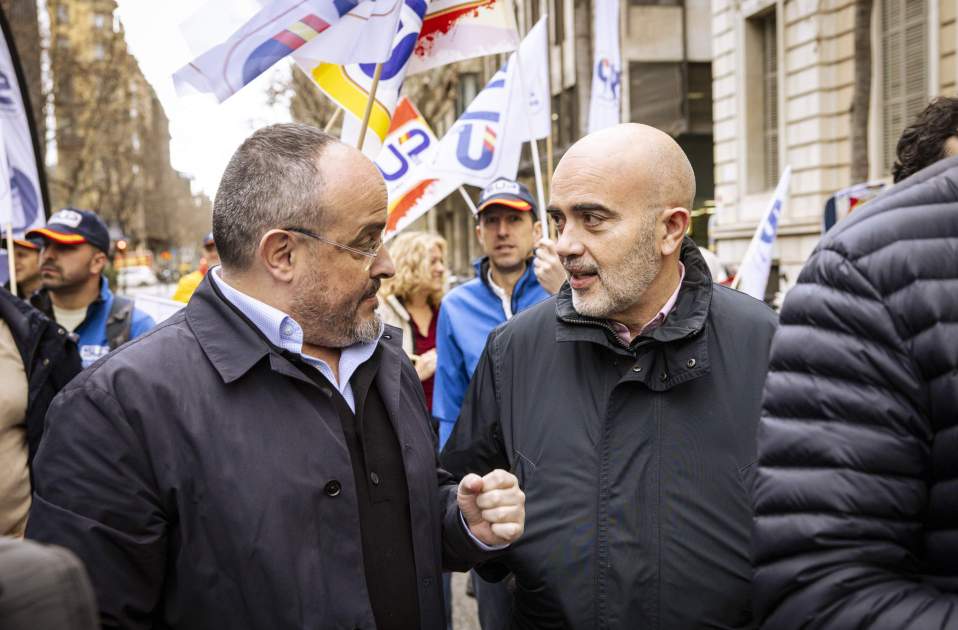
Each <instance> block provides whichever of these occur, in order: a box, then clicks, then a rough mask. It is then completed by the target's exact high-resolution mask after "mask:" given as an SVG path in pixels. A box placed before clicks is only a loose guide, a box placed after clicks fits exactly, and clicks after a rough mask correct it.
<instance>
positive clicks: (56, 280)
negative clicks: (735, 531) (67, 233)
mask: <svg viewBox="0 0 958 630" xmlns="http://www.w3.org/2000/svg"><path fill="white" fill-rule="evenodd" d="M96 253H97V252H96V250H94V249H93V248H92V246H90V245H79V246H76V248H64V249H63V251H62V252H60V254H59V255H58V256H57V257H55V258H53V259H50V258H48V257H47V256H46V255H44V254H41V255H40V274H41V278H42V286H43V288H44V289H48V290H50V291H65V292H70V290H76V289H78V288H79V287H82V286H84V285H85V284H86V282H87V281H88V280H89V278H90V263H91V262H92V261H93V257H94V256H96Z"/></svg>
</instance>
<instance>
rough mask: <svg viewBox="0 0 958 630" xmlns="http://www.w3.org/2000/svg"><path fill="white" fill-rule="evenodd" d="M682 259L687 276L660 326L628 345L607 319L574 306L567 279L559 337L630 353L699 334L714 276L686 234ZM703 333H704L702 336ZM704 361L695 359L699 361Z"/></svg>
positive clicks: (560, 296) (559, 315) (558, 304)
mask: <svg viewBox="0 0 958 630" xmlns="http://www.w3.org/2000/svg"><path fill="white" fill-rule="evenodd" d="M679 259H680V260H681V261H682V264H684V265H685V279H684V280H683V282H682V287H681V288H680V289H679V296H678V299H677V300H676V302H675V306H674V307H673V308H672V311H671V312H670V313H669V316H668V317H666V318H665V321H664V322H663V323H662V325H661V326H659V327H657V328H655V329H653V330H652V331H650V332H649V334H648V335H640V336H638V337H636V338H635V339H634V340H633V341H632V345H631V346H630V347H629V348H626V347H625V344H623V343H622V341H621V340H620V339H619V338H618V336H617V335H616V334H615V331H614V330H613V329H612V327H611V326H609V323H608V321H607V320H603V319H597V318H594V317H588V316H585V315H580V314H579V313H577V312H576V310H575V308H574V307H573V306H572V290H571V289H570V288H569V283H568V282H566V283H565V284H564V285H563V286H562V289H561V290H560V291H559V294H558V295H557V296H556V318H557V319H558V326H557V328H556V341H559V342H562V341H589V342H592V343H598V344H600V345H603V346H606V347H608V348H610V349H613V350H615V351H617V352H619V353H622V354H625V353H628V354H631V353H633V352H635V351H637V350H639V349H641V348H643V347H644V346H647V345H649V344H651V343H655V342H659V343H661V344H670V343H674V342H676V341H679V340H682V339H686V338H688V337H692V336H695V335H698V334H699V333H701V332H702V331H703V330H704V329H705V324H706V320H707V319H708V314H709V308H710V306H711V303H712V277H711V275H710V274H709V271H708V266H707V264H706V263H705V259H704V258H703V257H702V254H701V253H699V250H698V246H697V245H696V244H695V242H694V241H692V239H690V238H688V237H686V238H685V240H684V241H683V242H682V249H681V252H680V254H679ZM703 337H704V336H703ZM702 361H703V359H702V358H698V359H696V364H699V363H701V362H702Z"/></svg>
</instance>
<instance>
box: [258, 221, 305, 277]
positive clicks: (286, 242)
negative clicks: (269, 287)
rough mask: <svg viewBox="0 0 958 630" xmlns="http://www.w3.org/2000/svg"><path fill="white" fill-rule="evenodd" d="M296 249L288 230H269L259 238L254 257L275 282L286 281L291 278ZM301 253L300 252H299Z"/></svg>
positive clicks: (294, 241)
mask: <svg viewBox="0 0 958 630" xmlns="http://www.w3.org/2000/svg"><path fill="white" fill-rule="evenodd" d="M296 249H297V243H296V240H295V239H293V237H292V235H291V234H290V233H289V232H284V231H283V230H270V231H269V232H267V233H266V234H264V235H263V237H262V238H261V239H260V240H259V247H257V248H256V257H257V258H258V259H259V261H260V262H261V263H262V264H263V268H264V269H265V271H266V273H268V274H269V275H270V276H272V277H273V279H275V280H276V281H277V282H283V283H288V282H292V280H293V271H294V269H295V263H294V261H295V258H296V254H294V251H295V250H296ZM299 255H302V252H300V253H299Z"/></svg>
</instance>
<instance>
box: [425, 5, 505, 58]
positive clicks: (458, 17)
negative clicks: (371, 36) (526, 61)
mask: <svg viewBox="0 0 958 630" xmlns="http://www.w3.org/2000/svg"><path fill="white" fill-rule="evenodd" d="M518 46H519V32H518V31H517V30H516V21H515V14H514V10H513V5H512V2H511V0H432V2H430V3H429V9H428V11H427V12H426V17H425V19H424V20H423V24H422V31H421V32H420V35H419V41H418V42H417V43H416V48H415V50H414V51H413V55H412V57H411V58H410V60H409V67H408V69H407V74H408V75H412V74H416V73H418V72H424V71H426V70H430V69H432V68H437V67H439V66H443V65H445V64H447V63H453V62H456V61H463V60H464V59H471V58H473V57H482V56H484V55H494V54H497V53H502V52H509V51H511V50H515V49H516V48H517V47H518Z"/></svg>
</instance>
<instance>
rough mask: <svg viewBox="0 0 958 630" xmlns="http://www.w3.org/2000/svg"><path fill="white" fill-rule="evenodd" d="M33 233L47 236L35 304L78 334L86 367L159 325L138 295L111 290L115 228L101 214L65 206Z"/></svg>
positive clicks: (32, 300)
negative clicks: (139, 304)
mask: <svg viewBox="0 0 958 630" xmlns="http://www.w3.org/2000/svg"><path fill="white" fill-rule="evenodd" d="M31 237H40V238H41V239H42V240H43V249H42V251H41V253H40V276H41V279H42V288H41V289H40V291H38V292H37V293H36V294H35V295H34V296H33V297H32V298H31V303H32V304H33V305H34V306H35V307H37V308H38V309H40V310H41V311H43V312H44V313H46V314H47V315H48V316H49V317H52V318H53V319H55V320H56V321H57V323H58V324H60V325H61V326H63V327H64V328H66V329H67V330H70V331H73V332H74V333H75V334H76V335H77V337H78V341H77V345H78V346H79V348H80V359H81V361H82V362H83V367H84V368H86V367H89V366H90V365H92V364H93V363H94V362H95V361H96V360H97V359H99V358H100V357H102V356H104V355H106V354H107V353H108V352H110V350H113V349H114V348H116V347H118V346H120V345H122V344H123V343H126V342H127V341H128V340H130V339H133V338H134V337H138V336H139V335H142V334H143V333H145V332H146V331H148V330H149V329H150V328H152V327H153V326H154V322H153V318H152V317H150V316H149V315H147V314H146V313H144V312H143V311H141V310H139V309H136V308H134V307H133V300H131V299H129V298H125V297H122V296H114V295H113V292H112V291H110V287H109V285H108V283H107V280H106V278H105V277H103V269H104V268H105V267H106V264H107V256H108V253H109V251H110V233H109V231H108V230H107V227H106V224H104V223H103V221H102V220H101V219H100V217H98V216H97V215H96V214H95V213H93V212H91V211H89V210H77V209H75V208H64V209H63V210H60V211H59V212H57V213H56V214H54V215H53V216H52V217H50V220H49V221H48V222H47V225H46V227H42V228H36V229H33V230H30V231H29V232H27V238H31Z"/></svg>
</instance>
